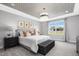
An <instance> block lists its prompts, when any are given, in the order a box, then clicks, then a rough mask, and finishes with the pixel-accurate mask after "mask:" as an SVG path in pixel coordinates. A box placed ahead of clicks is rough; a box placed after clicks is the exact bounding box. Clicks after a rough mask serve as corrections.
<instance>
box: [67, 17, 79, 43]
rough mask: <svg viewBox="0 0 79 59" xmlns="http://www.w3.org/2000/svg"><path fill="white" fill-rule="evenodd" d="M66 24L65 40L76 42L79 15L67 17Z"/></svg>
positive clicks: (78, 34) (78, 29)
mask: <svg viewBox="0 0 79 59" xmlns="http://www.w3.org/2000/svg"><path fill="white" fill-rule="evenodd" d="M66 24H67V26H66V28H67V29H66V30H67V31H66V39H67V41H68V42H73V43H76V37H77V36H79V16H73V17H68V18H67V19H66Z"/></svg>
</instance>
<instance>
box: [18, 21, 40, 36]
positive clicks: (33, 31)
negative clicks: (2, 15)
mask: <svg viewBox="0 0 79 59" xmlns="http://www.w3.org/2000/svg"><path fill="white" fill-rule="evenodd" d="M17 28H18V29H20V32H21V33H20V34H22V36H28V35H38V34H39V33H40V31H39V29H38V28H37V25H36V26H34V24H33V23H32V22H30V21H18V23H17Z"/></svg>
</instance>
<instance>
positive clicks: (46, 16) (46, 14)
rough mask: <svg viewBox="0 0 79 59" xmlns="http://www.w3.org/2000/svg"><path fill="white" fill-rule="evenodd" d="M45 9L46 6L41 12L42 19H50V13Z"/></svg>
mask: <svg viewBox="0 0 79 59" xmlns="http://www.w3.org/2000/svg"><path fill="white" fill-rule="evenodd" d="M45 9H46V8H43V12H42V13H41V14H40V20H48V13H47V12H46V10H45Z"/></svg>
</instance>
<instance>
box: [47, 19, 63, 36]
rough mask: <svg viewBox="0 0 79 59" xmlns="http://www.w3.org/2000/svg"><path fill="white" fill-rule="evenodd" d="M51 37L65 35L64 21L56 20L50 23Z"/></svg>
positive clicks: (49, 31) (49, 32)
mask: <svg viewBox="0 0 79 59" xmlns="http://www.w3.org/2000/svg"><path fill="white" fill-rule="evenodd" d="M48 34H49V35H64V20H56V21H52V22H49V23H48Z"/></svg>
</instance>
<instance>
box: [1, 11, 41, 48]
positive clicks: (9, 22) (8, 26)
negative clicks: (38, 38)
mask: <svg viewBox="0 0 79 59" xmlns="http://www.w3.org/2000/svg"><path fill="white" fill-rule="evenodd" d="M18 20H26V21H31V22H32V23H33V24H35V25H36V26H38V28H39V29H40V23H39V22H37V21H34V20H32V19H28V18H24V17H21V16H17V15H13V14H10V13H7V12H4V11H0V48H2V47H3V37H4V36H5V32H7V31H9V30H13V28H14V29H16V28H17V21H18Z"/></svg>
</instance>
